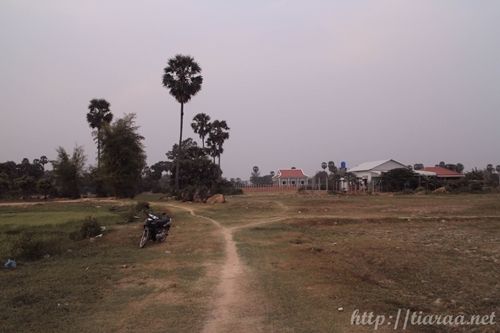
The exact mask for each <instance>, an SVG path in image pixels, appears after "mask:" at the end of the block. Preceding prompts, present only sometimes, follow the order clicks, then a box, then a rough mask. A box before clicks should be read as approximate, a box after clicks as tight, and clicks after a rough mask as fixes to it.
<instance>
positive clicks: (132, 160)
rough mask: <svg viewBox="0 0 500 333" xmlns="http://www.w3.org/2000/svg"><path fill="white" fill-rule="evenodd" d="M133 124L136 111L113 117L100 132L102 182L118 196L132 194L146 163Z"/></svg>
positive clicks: (136, 128)
mask: <svg viewBox="0 0 500 333" xmlns="http://www.w3.org/2000/svg"><path fill="white" fill-rule="evenodd" d="M138 128H139V127H138V126H136V125H135V114H133V113H131V114H127V115H125V116H124V117H123V118H121V119H118V120H116V121H115V122H114V123H113V124H111V125H110V126H107V127H105V129H104V132H103V138H102V139H103V140H102V143H103V146H102V148H103V149H102V166H103V174H104V179H105V183H106V184H107V185H108V186H109V188H110V189H111V190H112V191H113V193H114V195H115V196H118V197H134V196H135V195H136V194H137V191H138V189H139V186H140V183H141V175H142V170H143V169H144V167H145V166H146V154H145V152H144V145H143V143H142V141H143V140H144V137H142V136H141V135H140V134H138V132H137V130H138Z"/></svg>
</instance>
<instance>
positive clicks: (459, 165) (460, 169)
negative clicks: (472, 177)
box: [455, 163, 464, 173]
mask: <svg viewBox="0 0 500 333" xmlns="http://www.w3.org/2000/svg"><path fill="white" fill-rule="evenodd" d="M455 171H456V172H459V173H462V172H463V171H464V165H463V164H462V163H457V164H456V165H455Z"/></svg>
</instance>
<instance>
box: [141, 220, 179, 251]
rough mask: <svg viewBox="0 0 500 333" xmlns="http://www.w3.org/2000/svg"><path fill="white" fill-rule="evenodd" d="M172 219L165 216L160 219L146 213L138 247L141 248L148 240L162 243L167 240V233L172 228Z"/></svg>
mask: <svg viewBox="0 0 500 333" xmlns="http://www.w3.org/2000/svg"><path fill="white" fill-rule="evenodd" d="M172 222H173V220H172V218H171V217H170V216H168V215H166V214H163V215H162V216H161V217H159V216H156V215H154V214H151V213H147V217H146V220H145V221H144V230H143V232H142V236H141V240H140V241H139V247H140V248H143V247H144V246H145V245H146V243H147V242H148V240H152V241H158V242H163V241H165V239H167V236H168V232H169V230H170V227H171V226H172Z"/></svg>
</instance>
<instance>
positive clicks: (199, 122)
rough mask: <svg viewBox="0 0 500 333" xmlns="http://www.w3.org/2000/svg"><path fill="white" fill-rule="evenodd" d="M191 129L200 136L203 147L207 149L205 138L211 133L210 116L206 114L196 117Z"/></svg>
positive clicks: (199, 114)
mask: <svg viewBox="0 0 500 333" xmlns="http://www.w3.org/2000/svg"><path fill="white" fill-rule="evenodd" d="M191 127H192V128H193V131H194V132H195V133H196V134H198V135H199V136H200V139H201V146H202V148H203V149H205V137H206V136H207V134H208V133H210V127H211V123H210V116H209V115H208V114H205V113H198V114H197V115H196V116H194V118H193V122H192V123H191Z"/></svg>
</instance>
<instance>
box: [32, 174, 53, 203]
mask: <svg viewBox="0 0 500 333" xmlns="http://www.w3.org/2000/svg"><path fill="white" fill-rule="evenodd" d="M36 186H37V189H38V192H39V193H41V194H43V198H44V199H47V195H49V194H50V193H51V192H53V191H54V185H53V184H52V181H51V180H50V179H49V178H42V179H40V180H39V181H38V182H37V184H36Z"/></svg>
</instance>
